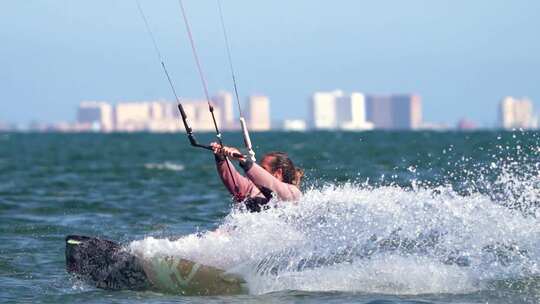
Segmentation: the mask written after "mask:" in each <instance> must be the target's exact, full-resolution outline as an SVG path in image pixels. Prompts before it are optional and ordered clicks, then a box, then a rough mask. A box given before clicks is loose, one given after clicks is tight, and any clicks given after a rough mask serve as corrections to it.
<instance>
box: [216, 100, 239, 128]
mask: <svg viewBox="0 0 540 304" xmlns="http://www.w3.org/2000/svg"><path fill="white" fill-rule="evenodd" d="M212 102H213V104H214V106H215V107H216V108H219V110H220V111H221V115H220V121H221V123H222V124H220V127H221V128H222V129H223V130H230V129H232V128H233V126H234V114H233V96H232V94H231V93H229V92H225V91H219V92H218V93H217V94H216V95H215V96H213V97H212Z"/></svg>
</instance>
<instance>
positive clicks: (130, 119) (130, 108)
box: [115, 102, 152, 132]
mask: <svg viewBox="0 0 540 304" xmlns="http://www.w3.org/2000/svg"><path fill="white" fill-rule="evenodd" d="M151 115H152V111H151V105H150V103H148V102H121V103H118V104H117V105H116V107H115V122H116V130H117V131H122V132H137V131H145V130H147V129H148V123H149V121H150V120H151V118H152V116H151Z"/></svg>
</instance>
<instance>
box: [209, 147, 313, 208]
mask: <svg viewBox="0 0 540 304" xmlns="http://www.w3.org/2000/svg"><path fill="white" fill-rule="evenodd" d="M211 147H212V149H213V151H214V156H215V158H216V166H217V171H218V174H219V176H220V177H221V180H222V181H223V184H225V187H227V189H228V190H229V192H230V193H231V194H232V195H233V198H234V200H235V201H236V202H238V203H243V204H244V205H245V207H246V209H247V210H249V211H251V212H259V211H261V209H266V208H267V207H266V205H267V203H268V202H269V201H270V199H272V197H273V196H274V195H276V197H277V198H278V199H279V200H280V201H297V200H299V199H300V197H301V196H302V193H301V192H300V189H299V187H300V182H301V180H302V177H303V175H304V172H303V171H302V169H299V168H296V167H295V166H294V164H293V162H292V161H291V160H290V159H289V157H288V156H287V154H286V153H283V152H271V153H268V154H266V155H265V156H263V158H262V160H261V165H260V166H259V165H258V164H257V163H255V162H252V161H251V160H249V159H246V158H245V157H235V155H236V156H237V155H241V153H240V151H238V149H236V148H233V147H221V145H219V144H218V143H212V144H211ZM227 157H229V158H231V159H237V160H238V161H239V163H240V167H242V169H244V172H245V174H246V176H243V175H241V174H240V173H238V171H236V169H235V167H234V165H233V164H232V163H231V162H230V161H229V160H228V159H227ZM229 168H230V171H229ZM231 173H232V175H231Z"/></svg>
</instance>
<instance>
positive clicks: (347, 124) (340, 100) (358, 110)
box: [336, 93, 373, 130]
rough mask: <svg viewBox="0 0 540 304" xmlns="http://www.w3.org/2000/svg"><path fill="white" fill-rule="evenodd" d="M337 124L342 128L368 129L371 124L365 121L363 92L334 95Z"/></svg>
mask: <svg viewBox="0 0 540 304" xmlns="http://www.w3.org/2000/svg"><path fill="white" fill-rule="evenodd" d="M336 120H337V126H338V127H339V128H340V129H343V130H370V129H373V124H372V123H370V122H367V121H366V105H365V98H364V94H362V93H351V94H350V95H341V96H338V97H336Z"/></svg>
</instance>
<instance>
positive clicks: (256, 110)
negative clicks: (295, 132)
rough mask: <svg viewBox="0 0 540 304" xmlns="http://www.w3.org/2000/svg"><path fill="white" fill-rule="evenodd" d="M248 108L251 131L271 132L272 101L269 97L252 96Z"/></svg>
mask: <svg viewBox="0 0 540 304" xmlns="http://www.w3.org/2000/svg"><path fill="white" fill-rule="evenodd" d="M246 108H247V120H248V125H249V130H250V131H268V130H270V128H271V124H270V99H269V98H268V97H267V96H262V95H253V96H250V97H249V98H248V105H247V107H246Z"/></svg>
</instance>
